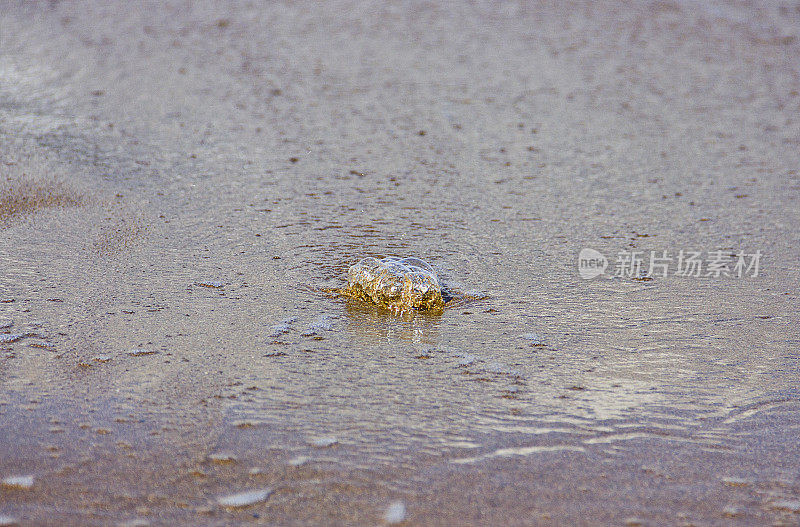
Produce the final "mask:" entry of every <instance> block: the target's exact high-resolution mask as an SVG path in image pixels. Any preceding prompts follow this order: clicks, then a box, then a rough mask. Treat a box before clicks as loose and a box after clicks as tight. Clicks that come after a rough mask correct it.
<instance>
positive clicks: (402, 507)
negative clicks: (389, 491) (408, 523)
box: [383, 501, 406, 524]
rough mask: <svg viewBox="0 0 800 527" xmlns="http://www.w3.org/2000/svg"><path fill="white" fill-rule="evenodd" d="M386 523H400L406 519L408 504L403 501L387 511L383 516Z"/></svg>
mask: <svg viewBox="0 0 800 527" xmlns="http://www.w3.org/2000/svg"><path fill="white" fill-rule="evenodd" d="M383 519H384V520H385V521H386V523H390V524H391V523H400V522H402V521H403V520H405V519H406V504H405V503H403V502H402V501H395V502H394V503H392V504H391V505H389V507H388V508H387V509H386V513H385V514H384V515H383Z"/></svg>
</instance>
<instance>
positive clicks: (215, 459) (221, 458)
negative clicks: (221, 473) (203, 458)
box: [208, 453, 236, 464]
mask: <svg viewBox="0 0 800 527" xmlns="http://www.w3.org/2000/svg"><path fill="white" fill-rule="evenodd" d="M208 460H209V461H211V462H212V463H219V464H224V463H235V462H236V456H234V455H233V454H227V453H219V454H211V455H209V456H208Z"/></svg>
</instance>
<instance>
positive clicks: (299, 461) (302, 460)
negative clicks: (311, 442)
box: [286, 456, 310, 467]
mask: <svg viewBox="0 0 800 527" xmlns="http://www.w3.org/2000/svg"><path fill="white" fill-rule="evenodd" d="M309 460H310V458H308V457H306V456H297V457H293V458H292V459H290V460H289V461H287V462H286V463H287V464H288V465H291V466H293V467H299V466H300V465H305V464H306V463H308V462H309Z"/></svg>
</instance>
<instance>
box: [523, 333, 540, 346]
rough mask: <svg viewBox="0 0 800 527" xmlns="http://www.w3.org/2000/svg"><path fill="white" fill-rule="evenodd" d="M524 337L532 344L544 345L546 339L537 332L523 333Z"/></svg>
mask: <svg viewBox="0 0 800 527" xmlns="http://www.w3.org/2000/svg"><path fill="white" fill-rule="evenodd" d="M522 338H524V339H525V340H528V341H529V342H530V344H531V346H544V340H543V339H542V337H541V336H540V335H539V334H537V333H525V334H523V335H522Z"/></svg>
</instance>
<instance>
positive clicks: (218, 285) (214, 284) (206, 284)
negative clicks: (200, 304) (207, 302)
mask: <svg viewBox="0 0 800 527" xmlns="http://www.w3.org/2000/svg"><path fill="white" fill-rule="evenodd" d="M194 285H196V286H200V287H210V288H212V289H220V288H222V287H225V284H224V283H223V282H217V281H213V280H210V281H207V280H204V281H202V282H195V283H194Z"/></svg>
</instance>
